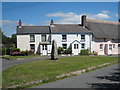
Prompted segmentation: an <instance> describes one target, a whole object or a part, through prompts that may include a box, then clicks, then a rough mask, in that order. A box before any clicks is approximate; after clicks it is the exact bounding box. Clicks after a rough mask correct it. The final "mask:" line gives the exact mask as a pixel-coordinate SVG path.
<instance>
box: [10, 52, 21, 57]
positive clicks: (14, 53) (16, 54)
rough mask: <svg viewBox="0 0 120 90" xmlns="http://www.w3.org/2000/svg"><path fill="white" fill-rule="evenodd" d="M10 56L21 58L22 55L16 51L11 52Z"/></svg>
mask: <svg viewBox="0 0 120 90" xmlns="http://www.w3.org/2000/svg"><path fill="white" fill-rule="evenodd" d="M10 55H11V56H19V55H20V52H18V51H14V52H11V53H10Z"/></svg>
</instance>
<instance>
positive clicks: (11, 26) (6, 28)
mask: <svg viewBox="0 0 120 90" xmlns="http://www.w3.org/2000/svg"><path fill="white" fill-rule="evenodd" d="M17 24H18V21H13V20H0V26H2V31H3V33H4V34H5V35H7V36H9V37H10V36H11V35H12V34H13V33H16V27H17ZM23 25H29V26H33V24H28V23H23Z"/></svg>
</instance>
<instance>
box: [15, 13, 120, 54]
mask: <svg viewBox="0 0 120 90" xmlns="http://www.w3.org/2000/svg"><path fill="white" fill-rule="evenodd" d="M81 21H82V22H81V24H55V23H54V21H53V20H51V22H50V25H49V26H22V22H21V20H19V23H18V26H17V48H20V49H21V50H24V51H25V50H34V51H35V52H39V53H41V54H42V55H50V54H51V47H52V46H51V42H52V41H53V40H56V42H57V47H63V48H64V49H67V48H69V47H71V48H72V54H73V55H78V54H79V53H80V51H81V50H83V49H89V50H90V51H91V52H93V51H94V52H97V53H98V54H99V55H105V54H106V55H110V54H120V52H118V51H119V49H120V39H119V37H118V26H119V23H118V22H108V21H101V20H92V19H87V18H86V16H85V15H83V16H82V18H81Z"/></svg>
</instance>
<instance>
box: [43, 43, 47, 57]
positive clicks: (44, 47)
mask: <svg viewBox="0 0 120 90" xmlns="http://www.w3.org/2000/svg"><path fill="white" fill-rule="evenodd" d="M42 55H47V45H42Z"/></svg>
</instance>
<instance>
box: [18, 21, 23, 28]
mask: <svg viewBox="0 0 120 90" xmlns="http://www.w3.org/2000/svg"><path fill="white" fill-rule="evenodd" d="M18 26H19V28H21V27H22V21H21V20H19V21H18Z"/></svg>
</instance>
